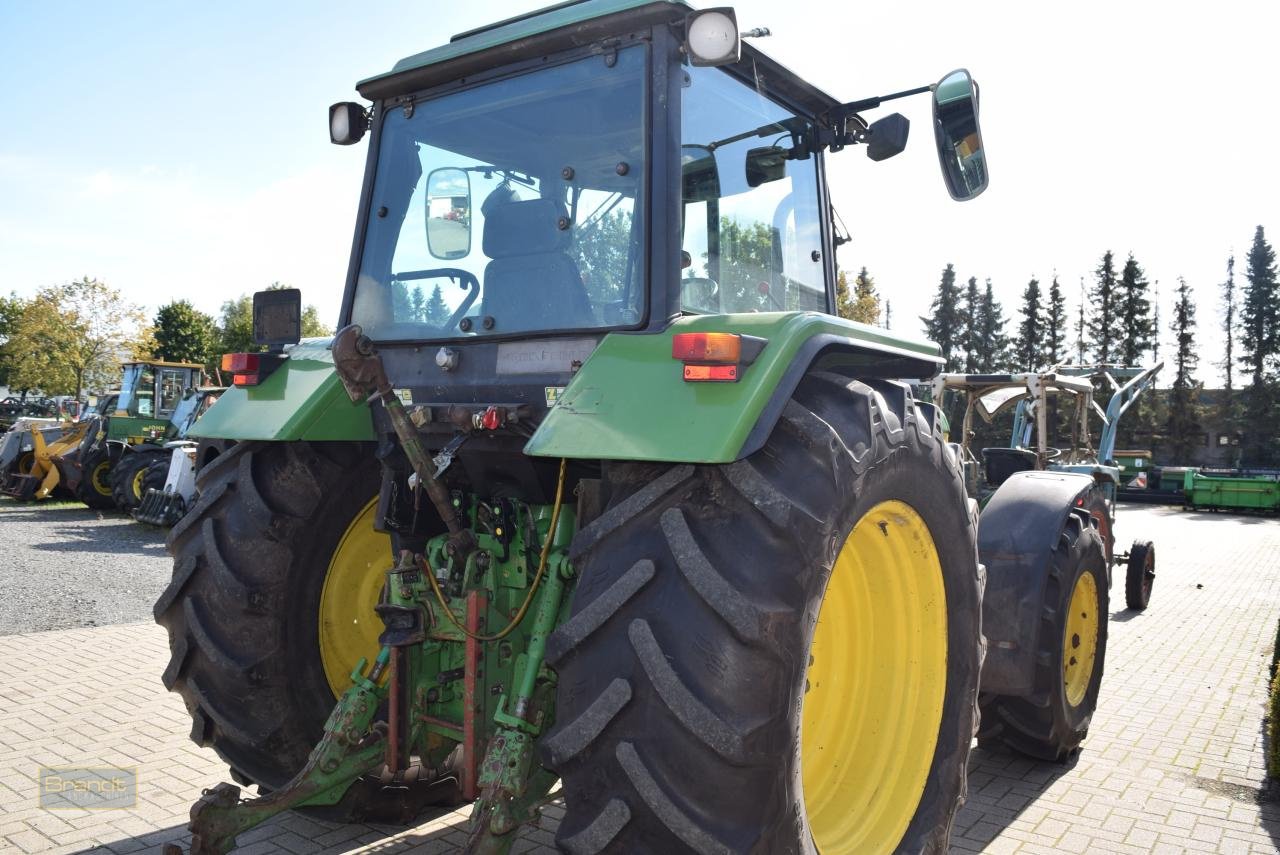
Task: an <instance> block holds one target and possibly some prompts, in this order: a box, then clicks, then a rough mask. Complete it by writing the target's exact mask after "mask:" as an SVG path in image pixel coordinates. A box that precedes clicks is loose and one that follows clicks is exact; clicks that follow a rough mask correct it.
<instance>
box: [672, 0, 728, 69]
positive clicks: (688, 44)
mask: <svg viewBox="0 0 1280 855" xmlns="http://www.w3.org/2000/svg"><path fill="white" fill-rule="evenodd" d="M685 50H687V51H688V52H689V60H690V61H691V62H692V63H693V64H694V65H728V64H729V63H732V62H737V61H738V58H739V57H740V56H741V55H742V42H741V40H740V39H739V37H738V16H737V15H736V14H734V11H733V9H731V8H729V7H728V6H723V7H720V8H718V9H703V10H702V11H700V12H691V13H690V14H689V17H688V18H686V19H685Z"/></svg>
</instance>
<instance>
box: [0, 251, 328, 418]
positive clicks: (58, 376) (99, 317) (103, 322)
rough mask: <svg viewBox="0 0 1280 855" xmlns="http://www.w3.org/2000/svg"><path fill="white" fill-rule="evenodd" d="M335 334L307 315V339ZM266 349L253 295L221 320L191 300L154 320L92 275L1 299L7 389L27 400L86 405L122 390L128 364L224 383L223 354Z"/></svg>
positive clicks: (1, 363) (227, 309) (0, 369)
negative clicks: (64, 399) (179, 366)
mask: <svg viewBox="0 0 1280 855" xmlns="http://www.w3.org/2000/svg"><path fill="white" fill-rule="evenodd" d="M286 287H288V286H286V285H282V284H281V283H279V282H276V283H272V285H270V286H269V288H286ZM331 333H332V330H330V329H329V328H328V327H327V326H325V325H324V324H323V323H322V322H321V321H320V316H319V312H318V311H317V310H316V307H315V306H307V307H306V308H305V309H303V313H302V335H303V336H304V337H306V336H323V335H330V334H331ZM263 349H264V348H262V347H259V346H258V345H255V344H254V343H253V297H252V296H250V295H248V294H241V295H240V296H239V297H236V298H235V299H232V300H227V301H226V302H224V303H223V304H222V309H221V311H220V312H219V315H218V317H216V318H215V317H214V316H212V315H208V314H206V313H204V312H201V311H199V310H198V309H196V308H195V307H194V306H193V305H192V304H191V302H190V301H189V300H174V301H172V302H170V303H168V304H166V305H164V306H161V307H160V309H159V310H158V311H157V312H156V313H155V315H154V316H152V317H150V318H148V317H147V315H146V313H145V311H144V310H143V309H142V307H140V306H138V305H136V304H133V303H130V302H128V301H126V300H125V299H124V297H123V295H122V294H121V293H120V291H119V290H118V289H116V288H112V287H110V286H109V285H107V284H106V283H104V282H102V281H100V280H98V279H92V278H89V277H87V276H86V277H84V278H82V279H78V280H76V281H74V282H68V283H64V284H59V285H51V286H48V287H46V288H42V289H40V290H39V291H37V292H36V294H35V295H34V296H32V297H26V298H24V297H19V296H18V295H17V294H10V295H9V296H8V297H0V386H7V387H9V388H10V389H11V390H13V391H15V392H18V393H21V394H25V393H28V392H34V391H38V392H40V393H42V394H45V395H72V396H74V397H76V398H77V399H83V398H84V397H85V396H86V395H87V394H89V393H97V392H105V391H107V390H110V389H114V388H116V387H117V386H118V385H119V383H120V363H121V361H122V360H125V359H156V360H161V361H165V362H193V363H199V364H201V365H204V366H205V373H206V374H208V375H209V376H210V377H211V378H212V379H214V380H215V381H216V380H217V377H218V363H219V362H220V361H221V357H222V354H224V353H243V352H250V351H260V350H263Z"/></svg>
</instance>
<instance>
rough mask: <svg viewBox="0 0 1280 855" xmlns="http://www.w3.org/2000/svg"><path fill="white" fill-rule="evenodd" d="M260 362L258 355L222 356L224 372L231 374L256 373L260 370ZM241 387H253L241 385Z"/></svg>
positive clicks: (228, 354) (237, 354)
mask: <svg viewBox="0 0 1280 855" xmlns="http://www.w3.org/2000/svg"><path fill="white" fill-rule="evenodd" d="M258 366H259V360H258V354H256V353H224V354H223V355H222V370H223V371H226V372H227V373H229V374H244V373H247V372H256V371H257V370H258ZM236 385H237V386H240V385H252V384H241V383H237V384H236Z"/></svg>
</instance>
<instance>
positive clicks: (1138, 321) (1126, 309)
mask: <svg viewBox="0 0 1280 855" xmlns="http://www.w3.org/2000/svg"><path fill="white" fill-rule="evenodd" d="M1149 288H1150V283H1149V282H1147V275H1146V273H1144V272H1143V270H1142V267H1141V266H1140V265H1139V264H1138V262H1137V260H1135V259H1134V257H1133V253H1132V252H1131V253H1129V258H1128V260H1126V261H1125V263H1124V270H1123V271H1122V272H1121V274H1120V281H1119V283H1118V284H1117V287H1116V294H1115V303H1116V315H1117V316H1118V318H1119V321H1120V329H1119V331H1118V332H1119V335H1118V337H1117V338H1118V341H1117V345H1116V358H1117V359H1118V360H1119V361H1120V362H1121V363H1122V364H1124V365H1141V364H1142V361H1143V354H1145V353H1146V352H1147V351H1148V350H1150V349H1151V336H1152V333H1153V332H1154V330H1153V328H1152V322H1151V300H1150V299H1149V298H1148V297H1147V291H1148V289H1149Z"/></svg>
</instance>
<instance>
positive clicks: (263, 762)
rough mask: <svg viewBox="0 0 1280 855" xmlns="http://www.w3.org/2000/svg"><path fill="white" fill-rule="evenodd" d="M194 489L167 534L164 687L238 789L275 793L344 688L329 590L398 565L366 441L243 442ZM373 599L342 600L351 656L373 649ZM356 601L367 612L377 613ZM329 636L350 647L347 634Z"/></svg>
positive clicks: (160, 614) (161, 604)
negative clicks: (338, 569) (328, 618)
mask: <svg viewBox="0 0 1280 855" xmlns="http://www.w3.org/2000/svg"><path fill="white" fill-rule="evenodd" d="M197 481H198V488H199V491H200V498H199V500H198V501H197V502H196V503H195V505H194V507H193V508H192V509H191V511H190V512H189V513H188V514H187V515H186V516H185V517H183V519H182V520H181V521H180V522H179V523H178V524H177V525H176V526H175V527H174V528H173V529H172V530H171V532H170V533H169V540H168V545H169V551H170V552H171V553H172V554H173V556H174V570H173V579H172V581H171V582H170V583H169V586H168V588H167V589H166V590H165V591H164V593H163V594H162V595H161V597H160V599H159V601H158V602H157V603H156V604H155V618H156V622H157V623H159V624H161V625H162V626H164V627H165V628H166V629H168V631H169V646H170V652H171V658H170V661H169V665H168V667H167V668H166V669H165V671H164V674H163V680H164V684H165V687H166V688H168V689H170V690H171V691H175V692H178V693H179V694H180V695H181V696H182V698H183V700H184V701H185V702H186V706H187V710H188V712H189V713H190V714H191V722H192V724H191V738H192V740H193V741H195V742H196V743H197V744H199V745H202V746H211V747H213V749H214V750H215V751H217V753H218V755H219V756H220V757H222V759H223V760H225V761H226V762H227V764H228V765H229V766H230V767H231V774H232V777H233V778H235V779H236V780H237V781H238V782H240V783H241V784H247V783H257V784H260V785H262V786H264V787H266V788H268V789H274V788H278V787H279V786H280V785H282V784H284V783H285V782H287V781H288V780H289V779H290V778H291V777H292V776H293V775H294V773H296V772H297V771H298V769H300V768H301V767H302V765H303V763H304V762H305V761H306V759H307V756H308V754H309V753H310V751H311V749H312V748H313V747H314V745H315V744H316V742H318V741H319V739H320V737H321V735H322V731H323V725H324V721H325V718H326V716H328V714H329V712H330V710H332V708H333V706H334V703H335V700H336V696H337V694H338V693H339V692H340V691H341V690H342V689H343V688H345V685H342V683H341V670H342V666H339V665H338V664H337V662H336V661H335V662H331V663H329V664H330V667H329V668H328V669H326V663H325V661H324V659H325V657H324V655H323V654H322V652H321V642H322V640H323V638H324V637H325V636H324V634H322V633H321V631H320V623H321V621H322V620H323V616H322V608H321V600H322V593H323V590H324V586H325V584H326V581H328V579H329V577H330V575H331V573H332V571H333V569H334V567H335V566H337V565H339V564H340V563H342V562H345V563H346V564H348V565H350V567H349V568H348V569H350V570H351V571H352V575H357V574H358V575H360V576H362V577H366V578H370V579H374V580H375V582H374V584H378V583H380V582H381V578H382V574H381V573H380V572H376V570H377V569H378V568H373V569H374V571H375V572H368V571H369V569H370V568H369V565H370V564H372V563H375V562H376V563H381V564H386V565H389V563H390V559H391V547H390V541H389V538H388V536H387V535H385V534H379V533H377V532H375V531H374V530H373V527H372V519H373V515H372V513H371V512H370V509H371V507H373V504H374V499H375V497H376V496H377V493H378V485H379V470H378V466H377V464H376V461H375V459H374V456H373V448H372V446H369V445H366V444H360V443H338V442H332V443H302V442H289V443H271V442H246V443H241V444H238V445H236V446H234V447H233V448H231V449H230V450H229V451H226V452H225V453H223V454H221V455H219V456H218V457H217V458H216V459H214V460H213V461H212V462H211V463H209V465H208V466H206V467H205V468H204V469H202V470H201V471H200V474H199V476H198V479H197ZM348 543H350V544H353V545H354V546H353V547H352V548H345V547H346V545H347V544H348ZM353 550H354V551H353ZM344 556H345V557H344ZM360 570H363V571H365V572H363V573H358V571H360ZM347 594H348V595H349V594H350V592H347ZM376 594H377V591H376V590H375V591H374V592H373V596H372V598H366V599H363V600H361V599H358V597H355V596H348V598H346V599H345V602H346V608H347V611H346V613H345V618H346V620H345V621H344V623H345V624H347V625H352V624H353V623H357V622H358V623H360V626H358V627H357V632H356V637H355V638H354V645H355V647H356V648H358V647H359V646H360V644H362V643H363V642H364V639H363V638H362V637H360V632H361V631H364V632H366V634H367V633H368V632H371V633H372V636H373V639H374V642H373V644H374V649H375V650H376V638H377V631H378V629H380V628H381V624H380V623H376V618H375V617H374V614H373V612H372V604H373V603H375V602H376V601H377V596H376ZM355 603H368V606H369V610H368V614H367V615H365V614H364V613H363V612H359V613H358V612H357V611H356V607H355V606H354V605H353V604H355ZM353 618H357V619H358V621H353V620H352V619H353ZM366 618H367V620H366ZM370 622H373V623H376V626H377V628H374V627H372V626H367V627H366V626H364V624H367V623H370ZM328 637H329V639H330V643H331V644H337V645H338V646H339V647H343V645H345V644H349V643H352V642H351V633H348V632H343V631H341V630H339V631H338V632H337V633H329V634H328ZM353 649H354V648H353ZM341 652H345V651H340V653H341ZM356 658H357V657H354V656H353V657H352V658H351V659H350V661H349V662H346V663H345V669H346V673H347V674H349V673H350V671H351V668H352V667H354V665H355V662H356ZM347 683H348V684H349V680H347Z"/></svg>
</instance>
